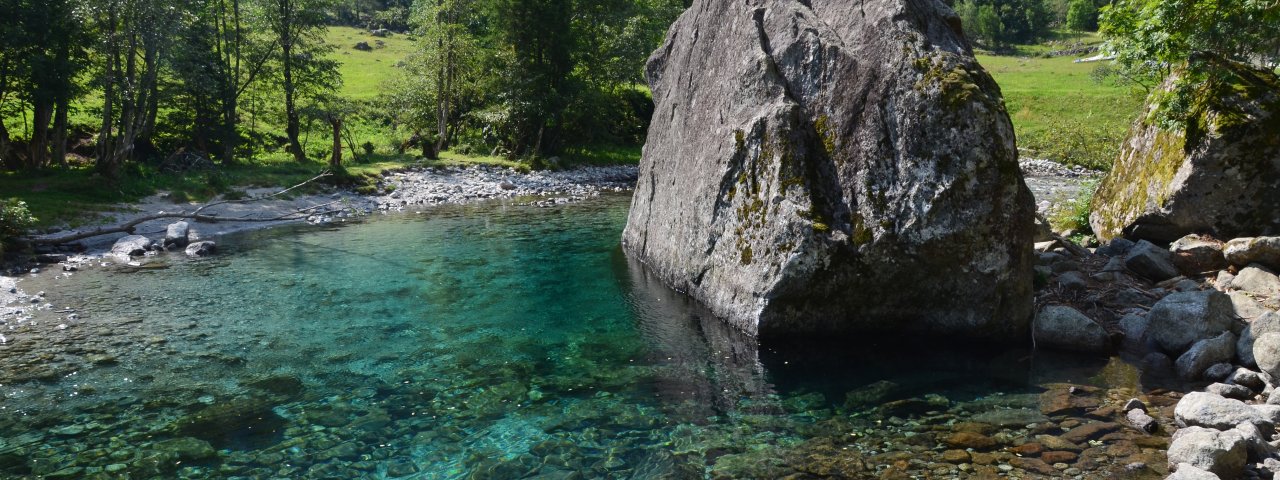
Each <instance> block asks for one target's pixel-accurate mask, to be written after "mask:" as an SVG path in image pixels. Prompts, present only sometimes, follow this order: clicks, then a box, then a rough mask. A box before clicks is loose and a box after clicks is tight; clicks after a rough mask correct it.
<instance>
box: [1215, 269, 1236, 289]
mask: <svg viewBox="0 0 1280 480" xmlns="http://www.w3.org/2000/svg"><path fill="white" fill-rule="evenodd" d="M1235 279H1236V275H1235V274H1234V273H1231V272H1228V271H1226V270H1223V271H1221V272H1218V276H1217V277H1215V278H1214V279H1213V288H1216V289H1218V290H1226V289H1228V288H1230V287H1231V281H1232V280H1235Z"/></svg>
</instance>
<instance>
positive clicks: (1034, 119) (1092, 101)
mask: <svg viewBox="0 0 1280 480" xmlns="http://www.w3.org/2000/svg"><path fill="white" fill-rule="evenodd" d="M1071 40H1083V41H1084V43H1097V42H1098V41H1099V40H1098V38H1097V37H1096V36H1093V35H1087V36H1083V37H1077V38H1072V39H1071ZM1052 49H1053V47H1050V46H1047V45H1034V46H1019V47H1017V51H1018V53H1019V54H1021V55H1039V54H1044V53H1046V52H1048V51H1049V50H1052ZM1074 60H1075V57H1070V56H1068V57H1054V58H1040V57H1026V56H995V55H978V61H979V62H980V63H981V64H982V66H983V67H984V68H986V69H987V71H988V72H990V73H991V76H992V77H994V78H995V80H996V83H999V84H1000V90H1001V91H1002V92H1003V93H1004V99H1005V104H1006V106H1007V107H1008V109H1009V116H1010V118H1011V119H1012V120H1013V127H1014V130H1015V131H1016V132H1017V135H1018V147H1019V148H1020V149H1023V150H1024V155H1025V156H1028V157H1034V158H1049V159H1051V160H1056V161H1060V162H1063V163H1068V164H1078V165H1084V166H1087V167H1092V168H1102V169H1105V168H1108V167H1109V166H1110V164H1111V160H1112V158H1113V157H1114V156H1115V155H1116V153H1117V152H1118V149H1119V145H1120V142H1121V141H1122V140H1123V139H1124V136H1125V134H1126V133H1128V130H1129V124H1130V123H1131V122H1132V121H1133V119H1134V118H1136V117H1137V115H1138V113H1139V112H1140V111H1141V108H1142V101H1143V98H1142V96H1141V95H1140V94H1138V93H1136V92H1134V91H1133V89H1131V88H1130V87H1127V86H1122V85H1117V84H1115V83H1114V81H1112V80H1103V81H1102V82H1098V81H1095V80H1094V79H1093V78H1092V76H1091V74H1092V73H1093V72H1094V70H1095V69H1097V68H1098V67H1099V66H1100V65H1104V63H1100V62H1094V63H1075V62H1074Z"/></svg>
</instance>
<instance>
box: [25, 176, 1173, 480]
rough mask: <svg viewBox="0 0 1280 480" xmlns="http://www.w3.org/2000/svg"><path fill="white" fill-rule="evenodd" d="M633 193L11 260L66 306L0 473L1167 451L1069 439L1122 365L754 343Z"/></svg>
mask: <svg viewBox="0 0 1280 480" xmlns="http://www.w3.org/2000/svg"><path fill="white" fill-rule="evenodd" d="M628 203H629V197H627V196H604V197H600V198H596V199H592V200H589V201H586V202H582V203H579V204H574V205H567V206H558V207H554V208H535V207H527V206H514V205H506V204H496V203H495V204H484V205H472V206H461V207H443V208H436V209H432V210H429V211H426V212H421V213H413V214H403V215H393V216H385V217H376V218H372V219H369V220H368V221H365V222H360V223H356V224H351V225H345V226H341V227H309V226H298V227H285V228H277V229H271V230H265V231H259V232H252V233H246V234H242V235H238V236H235V237H231V238H228V239H225V240H224V241H223V242H221V245H220V246H221V248H222V251H223V252H224V253H223V254H222V255H220V256H217V257H213V258H208V259H196V260H188V259H185V258H177V257H174V256H171V257H160V258H157V259H153V260H152V261H151V262H150V263H148V264H146V265H143V266H142V267H129V266H107V267H101V268H96V267H95V268H92V269H88V270H86V271H82V272H78V273H76V274H74V275H73V276H70V277H69V278H63V277H61V276H59V277H58V278H54V276H53V275H44V276H42V277H40V278H35V279H27V280H24V281H23V283H22V284H21V285H20V286H21V287H22V288H24V289H26V290H29V291H34V290H47V291H49V292H50V293H49V295H48V298H49V299H50V301H51V302H52V303H54V304H55V305H56V308H55V309H54V310H52V311H48V312H43V313H42V315H43V316H38V317H37V319H36V320H34V321H33V322H31V324H24V325H19V326H12V325H11V326H10V329H9V331H8V332H7V333H6V334H7V336H8V338H9V339H10V341H9V342H8V343H6V344H4V345H0V358H3V359H4V361H5V362H6V364H7V367H6V368H5V369H4V371H3V373H0V394H2V395H0V412H3V413H4V415H3V416H2V417H0V475H2V476H4V477H5V478H245V479H249V478H264V479H265V478H334V479H349V478H371V479H383V478H414V479H453V478H543V479H553V478H555V479H570V478H783V477H790V478H828V477H847V478H911V477H919V478H925V477H927V478H953V477H955V478H969V477H973V478H986V477H996V476H999V477H1011V478H1040V477H1050V476H1054V477H1057V476H1067V477H1073V478H1100V477H1104V476H1115V477H1118V478H1156V477H1158V476H1159V473H1160V472H1161V471H1162V470H1161V468H1162V466H1161V465H1159V463H1160V462H1161V461H1163V453H1162V450H1161V449H1162V448H1163V445H1164V444H1166V443H1167V439H1166V438H1163V437H1161V436H1154V437H1152V436H1146V435H1145V434H1141V433H1140V432H1137V431H1135V430H1133V429H1129V428H1127V427H1124V426H1123V425H1120V424H1115V425H1114V428H1112V427H1110V426H1108V427H1106V428H1101V429H1097V430H1098V431H1099V433H1098V434H1096V435H1089V436H1087V437H1086V436H1081V435H1072V434H1071V432H1072V431H1073V430H1074V429H1076V427H1078V426H1080V425H1087V424H1090V423H1096V422H1107V421H1111V422H1114V421H1116V420H1114V419H1110V420H1108V419H1107V418H1106V417H1105V416H1104V415H1102V414H1097V412H1096V410H1097V409H1099V408H1105V407H1107V406H1109V405H1114V404H1119V403H1123V402H1124V401H1125V400H1126V399H1128V398H1130V397H1135V396H1143V395H1144V394H1145V393H1147V390H1148V389H1149V388H1150V387H1151V385H1150V382H1146V381H1145V380H1144V379H1142V378H1141V376H1140V374H1139V372H1138V370H1137V369H1135V368H1134V367H1132V366H1131V365H1130V364H1129V362H1126V361H1125V360H1123V359H1120V358H1105V357H1103V358H1097V357H1077V356H1062V355H1050V354H1046V353H1044V352H1036V351H1033V350H1031V349H1030V348H1016V347H1015V348H1010V347H994V346H990V345H969V344H965V343H964V342H959V341H955V340H946V339H941V340H940V339H923V338H914V337H908V336H904V337H899V338H884V337H867V338H858V337H854V338H843V339H826V340H823V341H817V340H814V339H807V340H805V341H795V340H789V341H777V342H772V343H770V342H766V343H765V345H764V346H763V347H758V346H757V343H756V342H755V341H754V340H753V339H750V338H746V337H744V336H742V335H740V334H739V333H738V332H736V331H734V330H732V329H731V328H729V327H727V326H726V325H725V324H724V323H722V322H720V321H719V320H717V319H715V318H714V317H712V316H710V315H708V314H707V313H706V312H705V310H703V309H702V308H700V307H699V306H698V305H696V304H695V303H694V302H692V301H690V300H689V299H688V298H686V297H684V296H682V295H680V294H678V293H676V292H673V291H671V290H669V289H667V288H665V287H664V286H663V285H661V283H659V282H657V281H656V280H655V279H654V278H652V277H651V276H650V275H648V274H647V273H646V272H645V270H644V268H643V266H641V265H638V264H636V263H635V262H632V261H631V260H629V259H628V258H627V257H626V256H625V255H623V254H622V253H621V250H620V248H619V246H618V238H619V236H620V232H621V229H622V226H623V224H624V223H625V220H626V213H627V207H628ZM62 308H70V309H73V310H74V311H75V314H74V316H72V315H70V314H68V313H65V312H68V311H69V310H58V309H62ZM1028 347H1029V346H1028ZM1068 384H1070V385H1073V386H1075V388H1074V389H1072V388H1071V387H1070V386H1068ZM1063 392H1066V393H1065V394H1064V393H1063ZM1063 395H1065V396H1063ZM1143 398H1146V397H1143ZM1155 403H1159V402H1155ZM1091 415H1092V416H1091ZM957 435H958V436H959V437H957ZM975 435H976V436H975ZM1045 437H1053V438H1052V439H1049V438H1045ZM1063 438H1066V439H1067V440H1063ZM1057 440H1063V441H1065V442H1066V443H1056V441H1057ZM1031 443H1036V444H1044V445H1050V444H1051V445H1052V448H1042V449H1041V450H1042V451H1054V452H1058V453H1061V455H1058V456H1056V457H1053V458H1050V457H1048V456H1042V455H1041V453H1040V451H1037V452H1035V453H1034V454H1031V453H1028V452H1030V447H1027V445H1028V444H1031ZM1037 457H1040V458H1037ZM1041 458H1045V459H1050V460H1060V461H1045V460H1041ZM1032 460H1034V461H1032ZM1036 462H1039V463H1036Z"/></svg>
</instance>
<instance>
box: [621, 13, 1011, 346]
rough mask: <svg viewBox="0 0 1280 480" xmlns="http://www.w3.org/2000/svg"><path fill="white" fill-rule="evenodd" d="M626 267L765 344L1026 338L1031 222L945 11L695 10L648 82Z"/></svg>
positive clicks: (993, 92) (991, 105) (996, 101)
mask: <svg viewBox="0 0 1280 480" xmlns="http://www.w3.org/2000/svg"><path fill="white" fill-rule="evenodd" d="M646 74H647V77H648V80H649V84H650V86H651V88H652V90H653V94H654V101H655V103H656V110H655V112H656V113H655V114H654V116H653V123H652V125H651V127H650V129H649V136H648V141H647V143H646V145H645V149H644V156H643V160H642V162H641V166H640V178H639V181H638V184H637V187H636V192H635V198H634V201H633V204H632V208H631V213H630V216H629V218H628V221H627V227H626V230H625V231H624V232H623V239H622V240H623V245H624V247H625V249H626V250H627V252H628V253H629V254H631V255H633V256H634V257H636V258H638V259H640V260H641V261H643V262H644V263H645V264H646V265H647V267H648V268H649V269H650V270H652V271H653V272H654V273H656V274H657V275H658V276H659V277H660V278H662V279H663V280H664V281H665V282H667V283H668V284H670V285H671V286H673V287H674V288H676V289H678V290H681V291H684V292H687V293H689V294H690V295H692V296H693V297H695V298H697V299H698V300H700V301H702V302H703V303H705V304H707V305H708V306H709V307H710V308H711V309H712V310H713V311H714V312H715V313H716V314H717V315H719V316H721V317H723V318H725V319H727V320H728V321H729V322H730V323H732V324H734V325H735V326H737V327H739V328H740V329H742V330H744V331H746V332H748V333H752V334H761V335H768V334H788V333H820V332H850V331H866V330H882V331H911V332H930V333H943V334H952V333H959V334H965V335H969V336H976V337H991V338H996V337H1009V336H1016V335H1025V334H1026V332H1027V325H1028V321H1029V319H1030V317H1031V313H1032V312H1031V307H1032V292H1031V288H1032V281H1031V275H1032V273H1031V272H1032V270H1031V268H1032V261H1031V255H1032V252H1031V239H1032V233H1033V232H1032V225H1033V219H1032V216H1033V211H1034V205H1033V201H1032V198H1031V194H1030V192H1029V191H1028V189H1027V187H1026V185H1025V184H1024V183H1023V181H1022V177H1021V173H1020V172H1019V170H1018V164H1017V150H1016V148H1015V145H1014V135H1013V129H1012V127H1011V125H1010V123H1009V118H1008V114H1007V113H1006V111H1005V107H1004V103H1003V100H1002V98H1001V96H1000V91H999V88H998V87H997V86H996V84H995V82H994V81H992V79H991V77H990V76H989V75H987V73H986V72H985V71H983V69H982V67H981V66H979V65H978V63H977V61H976V60H974V58H973V55H972V51H971V49H970V46H969V45H968V43H967V42H966V41H965V39H964V36H963V34H962V33H961V30H960V22H959V19H958V17H956V15H955V14H954V13H953V12H952V11H951V10H950V9H949V8H948V7H946V6H945V5H944V4H943V3H942V2H940V1H937V0H897V1H885V2H850V1H848V0H747V1H728V0H695V1H694V3H693V5H692V7H690V8H689V9H688V10H687V11H686V12H685V13H684V14H683V15H682V16H681V17H680V18H679V20H677V21H676V23H675V25H673V26H672V28H671V30H670V32H669V33H668V36H667V40H666V42H665V43H664V44H663V45H662V47H660V48H659V50H658V51H657V52H655V53H654V54H653V56H652V57H651V58H650V59H649V64H648V67H647V71H646Z"/></svg>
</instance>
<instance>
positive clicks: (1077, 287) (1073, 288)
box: [1055, 272, 1089, 293]
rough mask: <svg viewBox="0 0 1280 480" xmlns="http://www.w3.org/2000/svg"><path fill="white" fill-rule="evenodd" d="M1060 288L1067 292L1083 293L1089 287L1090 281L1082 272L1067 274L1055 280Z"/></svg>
mask: <svg viewBox="0 0 1280 480" xmlns="http://www.w3.org/2000/svg"><path fill="white" fill-rule="evenodd" d="M1055 281H1056V282H1057V284H1058V287H1059V288H1061V289H1062V290H1063V291H1066V292H1076V293H1079V292H1083V291H1084V290H1085V289H1086V288H1088V286H1089V281H1088V280H1086V279H1085V278H1084V274H1083V273H1080V272H1066V273H1063V274H1062V275H1058V278H1057V279H1055Z"/></svg>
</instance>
